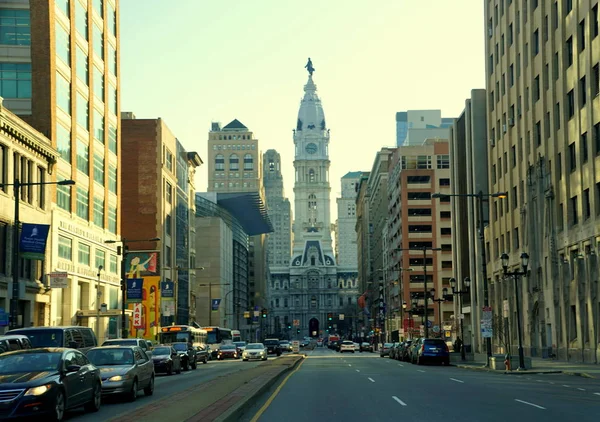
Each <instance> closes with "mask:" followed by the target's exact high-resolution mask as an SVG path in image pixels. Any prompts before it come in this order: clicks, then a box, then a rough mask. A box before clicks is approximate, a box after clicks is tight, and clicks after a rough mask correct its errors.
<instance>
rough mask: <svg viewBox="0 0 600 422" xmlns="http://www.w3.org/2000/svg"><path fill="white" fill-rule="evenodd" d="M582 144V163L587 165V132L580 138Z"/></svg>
mask: <svg viewBox="0 0 600 422" xmlns="http://www.w3.org/2000/svg"><path fill="white" fill-rule="evenodd" d="M580 144H581V161H582V162H583V163H587V161H588V155H589V153H588V144H587V132H585V133H582V134H581V137H580Z"/></svg>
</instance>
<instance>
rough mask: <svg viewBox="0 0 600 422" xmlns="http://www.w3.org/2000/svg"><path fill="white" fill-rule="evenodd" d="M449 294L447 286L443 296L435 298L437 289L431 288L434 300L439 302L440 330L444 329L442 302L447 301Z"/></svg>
mask: <svg viewBox="0 0 600 422" xmlns="http://www.w3.org/2000/svg"><path fill="white" fill-rule="evenodd" d="M447 294H448V289H447V288H446V287H444V288H443V289H442V297H438V298H437V299H434V298H435V289H431V300H432V301H433V302H437V304H438V317H439V319H440V322H439V328H440V332H441V329H442V303H443V302H445V301H446V295H447Z"/></svg>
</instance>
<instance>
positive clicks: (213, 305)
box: [210, 299, 221, 312]
mask: <svg viewBox="0 0 600 422" xmlns="http://www.w3.org/2000/svg"><path fill="white" fill-rule="evenodd" d="M220 304H221V299H212V300H211V301H210V309H211V310H212V311H213V312H216V311H218V310H219V305H220Z"/></svg>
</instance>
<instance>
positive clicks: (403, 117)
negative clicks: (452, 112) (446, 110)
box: [396, 110, 454, 146]
mask: <svg viewBox="0 0 600 422" xmlns="http://www.w3.org/2000/svg"><path fill="white" fill-rule="evenodd" d="M453 120H454V119H452V118H449V117H442V111H441V110H408V111H399V112H397V113H396V146H402V145H422V144H423V141H425V139H433V138H440V139H448V128H449V127H450V126H451V125H452V122H453Z"/></svg>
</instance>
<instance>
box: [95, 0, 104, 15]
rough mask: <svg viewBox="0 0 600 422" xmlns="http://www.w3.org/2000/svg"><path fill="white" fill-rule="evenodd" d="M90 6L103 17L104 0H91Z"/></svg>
mask: <svg viewBox="0 0 600 422" xmlns="http://www.w3.org/2000/svg"><path fill="white" fill-rule="evenodd" d="M92 7H93V8H94V11H95V12H96V13H97V14H98V16H100V17H101V18H102V19H104V0H93V1H92Z"/></svg>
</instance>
